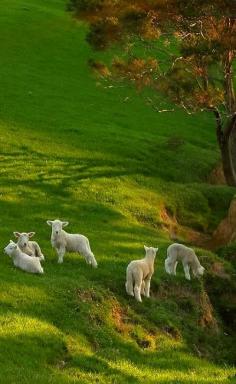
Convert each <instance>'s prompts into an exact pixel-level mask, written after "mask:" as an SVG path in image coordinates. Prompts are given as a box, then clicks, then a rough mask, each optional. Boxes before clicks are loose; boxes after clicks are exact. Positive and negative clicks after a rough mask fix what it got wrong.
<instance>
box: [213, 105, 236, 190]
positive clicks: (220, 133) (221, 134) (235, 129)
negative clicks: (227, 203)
mask: <svg viewBox="0 0 236 384" xmlns="http://www.w3.org/2000/svg"><path fill="white" fill-rule="evenodd" d="M214 114H215V117H216V134H217V140H218V144H219V147H220V151H221V158H222V165H223V171H224V176H225V180H226V182H227V184H228V185H230V186H234V187H236V161H235V159H236V154H235V153H234V150H235V143H236V113H235V114H234V115H233V116H232V117H231V118H230V120H229V121H228V123H227V125H226V127H225V129H223V124H222V119H221V115H220V113H219V111H218V110H217V109H215V110H214Z"/></svg>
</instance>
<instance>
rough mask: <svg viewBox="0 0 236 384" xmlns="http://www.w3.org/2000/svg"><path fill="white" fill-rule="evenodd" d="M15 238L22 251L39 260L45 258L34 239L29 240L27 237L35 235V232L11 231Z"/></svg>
mask: <svg viewBox="0 0 236 384" xmlns="http://www.w3.org/2000/svg"><path fill="white" fill-rule="evenodd" d="M13 233H14V235H15V237H16V238H17V239H18V240H17V245H18V247H19V248H20V249H21V251H22V252H24V253H26V254H27V255H29V256H35V257H38V258H39V260H40V261H43V260H45V259H44V255H43V254H42V251H41V249H40V246H39V245H38V243H37V242H36V241H30V240H29V239H30V238H31V237H33V236H34V235H35V232H28V233H26V232H22V233H20V232H13Z"/></svg>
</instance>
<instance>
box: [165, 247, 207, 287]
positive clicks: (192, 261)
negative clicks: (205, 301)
mask: <svg viewBox="0 0 236 384" xmlns="http://www.w3.org/2000/svg"><path fill="white" fill-rule="evenodd" d="M178 261H181V262H182V264H183V268H184V274H185V277H186V279H187V280H191V278H190V269H191V270H192V272H193V275H194V276H195V277H200V276H202V275H203V273H204V271H205V268H204V267H202V266H201V264H200V262H199V260H198V258H197V256H196V254H195V252H194V250H193V249H192V248H189V247H186V246H185V245H183V244H178V243H174V244H171V245H170V246H169V247H168V248H167V258H166V260H165V270H166V272H167V273H169V274H170V275H171V274H172V275H176V267H177V264H178Z"/></svg>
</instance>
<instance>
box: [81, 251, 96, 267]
mask: <svg viewBox="0 0 236 384" xmlns="http://www.w3.org/2000/svg"><path fill="white" fill-rule="evenodd" d="M83 256H84V258H85V260H86V262H87V263H88V264H91V265H92V267H93V268H97V266H98V263H97V261H96V259H95V256H94V254H93V252H92V251H90V250H88V249H86V251H84V252H83Z"/></svg>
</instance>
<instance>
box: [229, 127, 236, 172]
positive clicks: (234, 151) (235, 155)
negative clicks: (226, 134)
mask: <svg viewBox="0 0 236 384" xmlns="http://www.w3.org/2000/svg"><path fill="white" fill-rule="evenodd" d="M230 150H231V156H232V163H233V168H234V171H235V172H236V129H235V130H234V132H232V134H231V135H230Z"/></svg>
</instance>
